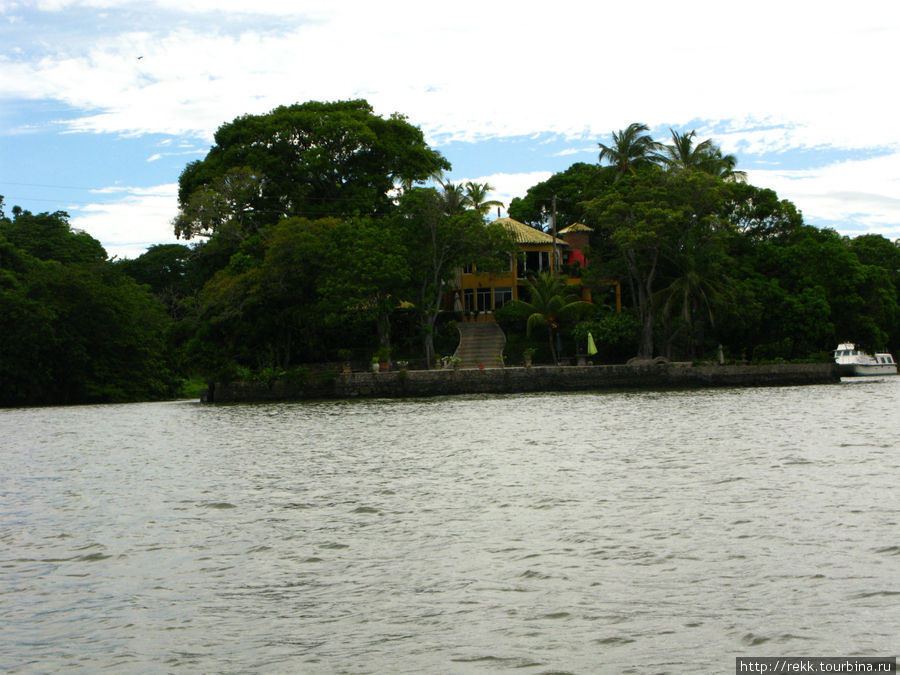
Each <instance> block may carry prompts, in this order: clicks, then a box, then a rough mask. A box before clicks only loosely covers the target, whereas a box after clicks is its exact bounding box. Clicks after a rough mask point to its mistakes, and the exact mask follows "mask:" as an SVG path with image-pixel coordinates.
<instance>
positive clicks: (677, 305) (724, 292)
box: [658, 232, 732, 359]
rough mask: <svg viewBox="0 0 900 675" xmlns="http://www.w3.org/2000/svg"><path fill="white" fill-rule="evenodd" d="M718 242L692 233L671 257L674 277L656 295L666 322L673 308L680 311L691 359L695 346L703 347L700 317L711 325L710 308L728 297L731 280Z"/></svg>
mask: <svg viewBox="0 0 900 675" xmlns="http://www.w3.org/2000/svg"><path fill="white" fill-rule="evenodd" d="M721 245H722V241H721V239H720V238H719V237H718V236H716V235H714V234H712V233H707V236H705V237H703V236H701V235H698V233H696V232H694V233H693V236H689V237H688V238H687V239H686V240H685V241H683V242H682V243H681V245H680V246H679V249H678V250H677V251H676V252H674V253H673V255H672V256H671V257H672V262H673V263H674V264H675V268H676V270H677V272H676V276H675V278H674V279H673V280H672V282H671V283H670V284H669V285H668V286H667V287H666V288H664V289H663V290H661V291H660V292H659V294H658V297H659V299H660V300H662V309H661V315H662V318H663V321H664V322H665V324H666V325H668V321H669V318H670V317H671V316H672V315H673V314H674V313H675V311H676V310H677V311H679V312H680V314H681V319H682V321H683V325H684V327H685V328H686V329H687V333H688V336H687V343H688V355H689V357H690V358H691V359H695V358H697V347H698V346H699V347H700V348H701V349H702V347H703V324H704V316H705V317H706V318H708V319H709V325H710V326H712V327H715V316H714V311H713V310H714V308H715V307H718V306H721V305H722V304H723V303H724V302H725V301H726V299H727V298H728V296H729V292H730V288H731V283H732V282H731V279H730V278H729V276H728V274H727V272H726V269H727V265H726V258H725V254H724V252H723V250H722V248H721ZM668 339H669V338H668V337H667V340H668Z"/></svg>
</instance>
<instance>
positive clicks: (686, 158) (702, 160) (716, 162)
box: [655, 129, 747, 182]
mask: <svg viewBox="0 0 900 675" xmlns="http://www.w3.org/2000/svg"><path fill="white" fill-rule="evenodd" d="M669 132H670V133H671V134H672V144H671V145H663V146H661V148H660V152H657V153H656V155H655V157H656V158H657V160H658V161H659V162H660V163H661V164H662V165H663V166H665V167H667V168H668V169H669V170H670V171H705V172H706V173H709V174H712V175H713V176H718V177H719V178H722V179H723V180H727V181H732V182H735V181H741V182H742V181H744V180H746V179H747V174H746V173H745V172H744V171H735V169H734V167H735V166H736V165H737V158H736V157H735V156H734V155H723V154H722V150H721V148H719V146H718V145H716V144H715V143H713V141H712V139H709V138H708V139H706V140H705V141H703V142H701V143H698V144H696V145H694V138H695V137H696V136H697V132H696V131H695V130H693V129H692V130H691V131H689V132H688V133H683V134H680V133H678V132H677V131H675V130H674V129H669Z"/></svg>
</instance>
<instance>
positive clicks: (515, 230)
mask: <svg viewBox="0 0 900 675" xmlns="http://www.w3.org/2000/svg"><path fill="white" fill-rule="evenodd" d="M495 223H497V224H500V225H502V226H503V227H505V228H506V229H507V230H508V231H509V232H510V233H511V234H512V236H513V239H514V240H515V242H516V245H517V246H518V249H519V254H518V255H517V256H516V257H515V258H511V259H510V263H509V268H508V269H507V270H506V271H504V272H494V273H479V272H478V270H477V269H475V267H474V266H468V267H464V268H462V269H460V270H458V271H457V274H456V278H455V279H454V281H453V282H452V288H451V290H450V292H449V293H448V294H447V296H445V297H446V305H445V306H446V308H447V309H449V310H453V311H456V312H461V313H462V315H463V319H464V320H466V321H493V320H494V316H493V313H494V311H495V310H497V309H499V308H500V307H502V306H503V305H505V304H506V303H507V302H509V301H510V300H518V299H519V297H520V295H524V287H525V282H526V280H527V279H528V277H531V276H536V275H538V274H541V273H542V272H552V273H559V270H560V268H561V266H562V261H563V260H565V259H567V256H566V254H565V252H566V250H567V248H568V246H569V245H568V244H567V243H566V241H565V240H564V239H560V238H559V237H557V238H555V239H554V237H553V236H552V235H549V234H547V233H546V232H541V231H540V230H536V229H535V228H533V227H529V226H528V225H526V224H525V223H520V222H519V221H518V220H513V219H512V218H500V219H499V220H497V221H495ZM569 283H570V284H577V285H579V286H580V285H581V280H580V279H569ZM581 298H582V299H583V300H588V301H590V299H591V297H590V290H589V289H587V288H585V287H582V288H581Z"/></svg>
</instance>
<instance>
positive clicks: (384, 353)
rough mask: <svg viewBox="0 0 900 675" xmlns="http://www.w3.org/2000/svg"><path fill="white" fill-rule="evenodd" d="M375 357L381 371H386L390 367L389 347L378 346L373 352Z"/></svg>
mask: <svg viewBox="0 0 900 675" xmlns="http://www.w3.org/2000/svg"><path fill="white" fill-rule="evenodd" d="M375 358H377V359H378V366H379V369H380V370H381V372H383V373H384V372H387V371H389V370H390V369H391V348H390V347H379V348H378V351H377V352H375Z"/></svg>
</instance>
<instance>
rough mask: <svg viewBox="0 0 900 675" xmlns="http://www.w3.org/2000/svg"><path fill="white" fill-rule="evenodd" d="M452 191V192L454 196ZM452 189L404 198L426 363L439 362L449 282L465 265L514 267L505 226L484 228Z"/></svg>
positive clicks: (402, 218)
mask: <svg viewBox="0 0 900 675" xmlns="http://www.w3.org/2000/svg"><path fill="white" fill-rule="evenodd" d="M452 193H453V192H451V194H452ZM446 195H447V190H446V188H445V190H444V192H443V193H441V192H438V191H437V190H433V189H424V188H417V189H414V190H411V191H410V192H408V193H406V194H404V195H403V197H402V198H401V202H400V213H399V214H398V226H399V227H400V228H401V230H402V232H403V233H404V239H405V241H406V242H407V250H408V251H409V256H410V257H409V260H410V284H411V289H410V297H411V298H415V301H416V306H417V308H418V312H419V317H420V326H421V330H422V339H423V347H424V355H425V361H426V363H427V365H428V367H429V368H430V367H431V366H432V365H433V363H434V327H435V323H436V322H437V318H438V316H439V314H440V312H441V307H442V304H443V298H444V291H445V290H446V287H447V282H448V281H449V280H450V279H451V278H452V277H453V275H454V274H455V273H456V270H457V269H458V268H460V267H462V266H463V265H469V264H474V265H477V266H478V268H479V269H480V270H483V271H485V272H489V271H492V270H499V269H501V268H502V267H503V266H505V265H509V264H510V256H512V255H513V253H514V251H515V244H514V242H513V241H512V239H511V236H510V234H509V233H508V232H507V230H506V229H504V228H503V227H501V226H499V225H496V224H491V225H485V224H484V221H483V220H482V218H481V216H479V215H478V213H477V212H475V211H465V210H463V211H461V212H460V211H459V210H458V209H457V207H456V202H455V200H447V197H446Z"/></svg>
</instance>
